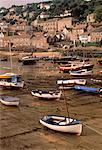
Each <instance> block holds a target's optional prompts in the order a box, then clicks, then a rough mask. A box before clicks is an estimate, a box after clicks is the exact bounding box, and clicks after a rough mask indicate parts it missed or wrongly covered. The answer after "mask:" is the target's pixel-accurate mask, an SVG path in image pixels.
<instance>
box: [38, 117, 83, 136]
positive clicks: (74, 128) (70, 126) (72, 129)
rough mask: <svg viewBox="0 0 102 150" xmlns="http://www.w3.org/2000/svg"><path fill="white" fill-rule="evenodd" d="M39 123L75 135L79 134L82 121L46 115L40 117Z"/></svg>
mask: <svg viewBox="0 0 102 150" xmlns="http://www.w3.org/2000/svg"><path fill="white" fill-rule="evenodd" d="M40 123H41V124H42V125H44V126H46V127H47V128H50V129H52V130H55V131H60V132H67V133H70V134H77V135H80V134H81V132H82V123H81V122H80V121H79V120H77V119H73V118H70V117H64V116H57V115H47V116H44V117H43V118H42V119H40Z"/></svg>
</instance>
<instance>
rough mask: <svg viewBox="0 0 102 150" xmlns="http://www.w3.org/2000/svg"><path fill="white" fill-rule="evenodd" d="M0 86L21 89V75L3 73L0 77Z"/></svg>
mask: <svg viewBox="0 0 102 150" xmlns="http://www.w3.org/2000/svg"><path fill="white" fill-rule="evenodd" d="M0 86H2V87H10V88H11V87H13V88H23V86H24V81H22V78H21V75H18V74H14V73H5V74H1V75H0Z"/></svg>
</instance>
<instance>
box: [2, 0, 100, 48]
mask: <svg viewBox="0 0 102 150" xmlns="http://www.w3.org/2000/svg"><path fill="white" fill-rule="evenodd" d="M53 5H54V4H53V2H52V1H49V2H40V3H36V4H27V5H23V6H19V7H18V6H15V5H14V6H12V7H10V8H8V9H6V8H1V9H0V49H8V43H13V46H12V48H14V49H15V50H17V49H19V50H20V49H21V50H26V49H32V50H36V49H40V50H48V49H51V48H52V49H60V48H61V49H69V48H71V47H80V46H81V47H83V46H84V47H85V46H90V45H91V46H98V47H101V46H102V20H101V21H99V22H97V21H96V19H95V18H96V17H95V15H96V14H95V13H89V14H88V15H87V16H86V18H85V20H84V21H79V20H78V19H76V18H75V17H74V16H73V13H72V10H71V9H69V10H68V9H65V10H63V12H62V13H60V14H58V15H56V16H51V15H50V14H49V13H47V12H49V10H50V9H51V7H53ZM32 6H33V7H32ZM37 8H38V9H37ZM36 9H37V12H36V11H35V10H36Z"/></svg>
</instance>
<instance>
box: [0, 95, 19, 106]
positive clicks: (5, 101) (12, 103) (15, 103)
mask: <svg viewBox="0 0 102 150" xmlns="http://www.w3.org/2000/svg"><path fill="white" fill-rule="evenodd" d="M7 98H8V99H7ZM10 98H11V100H10ZM0 101H1V103H2V104H4V105H7V106H18V105H19V99H18V98H13V97H1V98H0Z"/></svg>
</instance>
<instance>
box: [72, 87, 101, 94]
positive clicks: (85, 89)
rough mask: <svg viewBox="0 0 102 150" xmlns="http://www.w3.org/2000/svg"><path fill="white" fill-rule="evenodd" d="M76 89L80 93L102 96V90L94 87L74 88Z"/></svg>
mask: <svg viewBox="0 0 102 150" xmlns="http://www.w3.org/2000/svg"><path fill="white" fill-rule="evenodd" d="M74 89H75V90H78V91H84V92H89V93H95V94H98V93H99V94H102V88H93V87H87V86H78V85H76V86H74Z"/></svg>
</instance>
